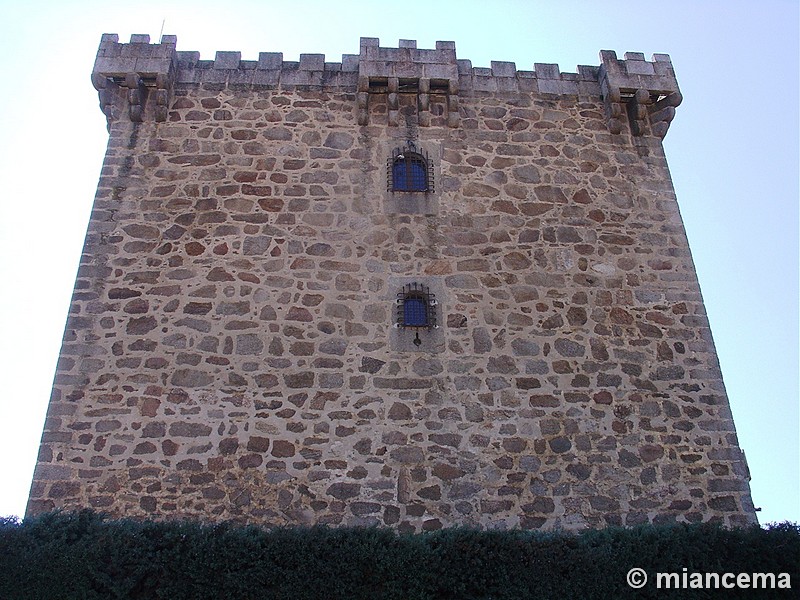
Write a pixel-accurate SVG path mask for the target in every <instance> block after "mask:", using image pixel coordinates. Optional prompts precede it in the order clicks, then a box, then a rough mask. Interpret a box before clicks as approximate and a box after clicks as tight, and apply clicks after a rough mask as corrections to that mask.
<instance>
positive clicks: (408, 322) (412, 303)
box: [403, 296, 428, 327]
mask: <svg viewBox="0 0 800 600" xmlns="http://www.w3.org/2000/svg"><path fill="white" fill-rule="evenodd" d="M403 325H405V326H406V327H427V326H428V307H427V304H426V302H425V299H424V298H420V297H418V296H409V297H407V298H406V299H405V301H404V302H403Z"/></svg>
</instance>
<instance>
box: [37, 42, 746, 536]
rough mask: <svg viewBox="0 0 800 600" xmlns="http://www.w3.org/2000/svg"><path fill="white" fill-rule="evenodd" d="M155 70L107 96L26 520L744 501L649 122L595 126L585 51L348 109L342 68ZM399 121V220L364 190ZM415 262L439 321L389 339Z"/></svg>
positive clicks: (587, 519)
mask: <svg viewBox="0 0 800 600" xmlns="http://www.w3.org/2000/svg"><path fill="white" fill-rule="evenodd" d="M121 46H124V45H121ZM155 46H158V45H150V47H151V48H152V47H155ZM362 53H363V50H362ZM454 54H455V51H454V49H453V55H454ZM351 62H352V61H351ZM343 63H344V64H346V59H345V61H343ZM179 66H180V69H183V71H181V70H180V69H179V71H178V76H177V82H176V83H175V85H174V88H173V89H171V90H170V92H169V99H168V103H167V104H164V103H162V105H163V106H165V107H166V108H165V112H164V116H165V119H164V120H163V121H157V120H155V119H148V118H146V117H145V118H143V119H142V120H141V122H138V121H136V120H132V119H131V118H130V117H129V115H128V114H127V113H126V108H128V105H127V104H124V103H123V104H120V102H121V100H120V99H121V98H124V94H119V96H118V97H114V98H112V99H111V100H109V98H108V97H106V99H105V101H104V102H105V107H106V109H108V107H109V106H111V107H112V110H106V113H107V114H110V115H111V117H110V138H109V147H108V153H107V156H106V160H105V164H104V167H103V173H102V177H101V179H100V183H99V186H98V192H97V197H96V200H95V206H94V210H93V212H92V216H91V222H90V224H89V229H88V233H87V238H86V244H85V248H84V253H83V257H82V260H81V266H80V269H79V272H78V276H77V281H76V286H75V293H74V296H73V300H72V304H71V309H70V315H69V319H68V322H67V325H66V331H65V335H64V343H63V347H62V352H61V357H60V360H59V364H58V371H57V373H56V377H55V383H54V388H53V396H52V399H51V404H50V411H49V413H48V419H47V424H46V427H45V432H44V434H43V438H42V446H41V453H40V456H39V464H38V466H37V469H36V474H35V477H34V482H33V486H32V490H31V499H30V503H29V508H28V512H29V514H35V513H38V512H41V511H44V510H50V509H53V508H57V507H58V508H62V507H63V508H78V507H86V506H88V507H92V508H95V509H98V510H103V511H106V512H109V513H111V514H113V515H125V516H148V517H198V518H202V519H206V520H210V521H217V520H223V519H238V520H243V521H250V522H256V523H268V524H292V523H304V524H310V523H328V524H347V525H355V524H359V525H364V524H380V525H391V526H397V527H399V528H401V529H403V530H417V531H419V530H423V529H435V528H439V527H442V526H448V525H453V524H465V525H479V526H482V527H512V526H519V527H524V528H542V527H544V528H551V527H564V528H582V527H586V526H591V527H602V526H606V525H620V524H621V525H633V524H638V523H644V522H663V521H691V522H695V521H706V520H719V521H722V522H724V523H727V524H743V523H749V522H754V521H755V516H754V512H753V507H752V503H751V501H750V497H749V485H748V483H747V481H748V478H749V476H748V473H747V467H746V463H745V461H744V457H743V455H742V453H741V451H740V450H739V448H738V442H737V439H736V434H735V430H734V426H733V421H732V418H731V415H730V411H729V408H728V402H727V398H726V395H725V389H724V386H723V383H722V380H721V375H720V371H719V366H718V363H717V358H716V354H715V350H714V345H713V341H712V337H711V332H710V330H709V326H708V321H707V319H706V315H705V310H704V307H703V301H702V297H701V294H700V290H699V287H698V284H697V280H696V276H695V272H694V268H693V265H692V261H691V256H690V253H689V248H688V245H687V241H686V237H685V233H684V230H683V226H682V223H681V219H680V215H679V212H678V206H677V203H676V199H675V196H674V192H673V188H672V184H671V181H670V175H669V171H668V168H667V163H666V160H665V157H664V153H663V148H662V146H661V139H660V137H658V136H655V135H652V134H647V135H639V136H634V135H632V134H631V129H630V125H629V123H628V122H627V121H625V123H624V125H625V127H624V129H623V130H622V131H621V133H618V134H615V133H612V132H611V131H609V126H608V125H609V121H608V117H609V113H608V105H607V104H608V103H607V101H606V98H604V97H603V95H602V94H601V91H600V83H599V79H598V74H597V70H596V69H595V71H594V72H591V73H590V77H589V79H591V77H594V83H593V84H592V85H589V84H587V86H586V87H585V88H582V91H581V93H575V94H554V93H550V94H547V93H541V92H538V91H536V90H530V91H524V92H523V91H519V89H516V90H513V91H508V92H502V91H501V92H498V91H496V87H495V89H494V90H491V91H489V90H486V91H481V90H480V89H476V86H474V85H470V82H471V81H472V80H474V79H475V77H476V74H475V72H474V71H473V72H470V73H469V75H466V74H465V73H464V70H465V69H464V68H463V65H462V69H461V71H462V73H461V84H462V85H461V86H460V88H459V90H458V102H457V104H455V105H454V103H453V101H452V99H451V97H452V96H454V95H455V89H454V88H452V87H451V89H450V92H451V94H450V95H448V94H447V93H444V92H442V93H440V94H437V93H433V94H431V96H430V104H429V106H428V107H427V110H426V111H425V112H426V113H427V114H426V115H424V116H423V118H422V119H420V114H421V112H422V111H421V109H420V105H419V102H418V97H417V96H416V95H415V94H404V93H398V94H397V95H396V96H394V97H392V96H391V95H390V93H370V94H369V99H368V104H367V107H366V108H367V111H368V114H367V124H363V125H360V124H359V119H360V117H359V114H360V113H359V111H360V110H361V109H363V108H364V102H359V98H358V93H359V92H358V89H357V88H356V87H355V86H351V85H350V84H349V83H347V82H344V83H343V81H344V80H343V79H342V78H343V77H345V75H346V74H345V75H342V74H341V73H340V74H339V75H337V77H338V78H339V79H338V83H337V84H336V85H328V86H327V87H326V86H324V85H320V86H317V87H316V89H315V88H314V87H313V86H302V85H298V86H293V85H280V84H278V85H272V87H269V86H253V85H249V86H244V85H243V86H235V85H233V84H232V83H231V79H230V77H228V78H227V79H224V80H223V81H216V82H209V81H207V80H205V81H204V80H202V79H203V77H205V78H206V79H208V73H213V71H208V73H206V74H205V75H204V74H203V72H201V67H202V66H203V65H199V66H198V65H195V66H193V67H191V69H190V68H189V67H188V66H187V65H186V61H185V60H184V61H183V63H179ZM205 68H206V69H208V68H209V66H208V65H206V66H205ZM239 71H240V72H241V71H242V68H241V67H239ZM475 71H477V70H475ZM182 73H183V74H182ZM187 74H188V75H187ZM467 77H469V78H471V79H467ZM181 79H184V80H185V79H192V81H189V82H184V83H181ZM198 80H200V81H198ZM590 83H591V82H590ZM576 85H577V84H576ZM477 87H480V86H477ZM576 89H577V88H576ZM145 91H146V90H145ZM143 97H144V98H145V99H144V100H143V101H142V103H141V104H142V105H143V106H144V107H145V110H150V108H148V106H150V105H153V104H155V103H156V100H155V99H154V96H153V94H150V95H147V94H145V96H143ZM148 103H150V105H148ZM120 107H121V108H120ZM115 111H116V112H115ZM392 111H394V114H391V113H392ZM131 114H132V113H131ZM454 116H455V117H457V122H454V120H453V117H454ZM392 120H393V121H394V122H395V123H396V124H392V125H390V124H389V123H390V121H392ZM362 122H363V117H362ZM409 140H410V141H413V142H414V143H415V144H416V145H417V146H418V147H421V148H424V149H425V150H426V151H427V152H428V154H429V156H430V158H431V161H432V162H433V164H434V166H435V170H436V172H435V182H434V183H435V192H433V193H431V194H428V195H424V197H422V198H417V199H416V200H415V202H417V204H418V206H420V207H421V209H420V210H417V211H414V212H404V211H403V209H402V206H403V202H404V199H403V198H397V197H396V195H395V194H392V193H389V192H387V191H386V189H387V183H386V177H387V169H386V161H387V158H388V157H389V156H390V155H391V151H392V149H393V148H396V147H399V146H403V145H404V144H407V143H408V141H409ZM398 206H399V207H400V208H398ZM410 281H419V282H422V283H425V284H427V285H430V286H431V287H432V289H434V288H435V289H436V290H438V293H437V300H438V305H437V307H436V310H437V311H438V315H437V316H438V321H439V324H440V327H439V328H438V329H437V330H432V331H430V332H429V331H423V332H421V333H420V337H421V338H422V339H423V342H424V343H423V344H422V345H421V346H420V347H419V348H414V347H413V346H409V345H408V344H407V343H406V344H405V346H400V347H399V348H400V350H398V346H397V345H396V344H394V345H393V343H392V342H391V338H392V336H395V337H397V336H401V337H402V336H405V335H413V334H409V332H407V331H403V330H397V329H396V328H394V322H395V306H396V303H395V299H396V295H397V293H398V291H399V290H400V288H401V287H402V285H403V284H404V283H406V282H410ZM426 340H427V341H426ZM431 340H434V341H433V342H432V341H431Z"/></svg>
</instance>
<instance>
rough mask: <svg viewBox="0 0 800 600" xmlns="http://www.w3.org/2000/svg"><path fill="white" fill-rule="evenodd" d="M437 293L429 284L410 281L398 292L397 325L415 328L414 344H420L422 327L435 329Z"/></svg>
mask: <svg viewBox="0 0 800 600" xmlns="http://www.w3.org/2000/svg"><path fill="white" fill-rule="evenodd" d="M436 304H437V302H436V295H435V294H433V293H431V291H430V289H429V288H428V286H426V285H423V284H421V283H409V284H407V285H404V286H403V289H402V290H401V291H400V292H399V293H398V294H397V308H396V313H395V315H396V321H395V327H399V328H401V329H413V330H414V331H415V333H416V335H415V337H414V345H416V346H419V345H420V344H421V343H422V340H421V339H420V337H419V331H420V330H421V329H434V328H436V327H438V325H437V323H436Z"/></svg>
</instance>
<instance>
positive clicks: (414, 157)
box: [387, 142, 433, 192]
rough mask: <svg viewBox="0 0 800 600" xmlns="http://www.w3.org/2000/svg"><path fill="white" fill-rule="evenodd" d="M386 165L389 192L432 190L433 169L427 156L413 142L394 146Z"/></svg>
mask: <svg viewBox="0 0 800 600" xmlns="http://www.w3.org/2000/svg"><path fill="white" fill-rule="evenodd" d="M392 154H393V156H392V158H390V159H389V164H388V165H387V167H388V168H387V171H388V186H387V187H388V189H389V191H391V192H432V191H433V171H432V167H431V165H430V163H429V162H428V158H427V156H425V155H423V154H422V153H420V152H419V151H418V150H417V149H416V147H415V146H414V143H413V142H409V143H408V145H407V146H406V147H405V148H396V149H395V150H394V152H393V153H392Z"/></svg>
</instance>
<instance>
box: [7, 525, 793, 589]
mask: <svg viewBox="0 0 800 600" xmlns="http://www.w3.org/2000/svg"><path fill="white" fill-rule="evenodd" d="M632 567H640V568H642V569H644V570H645V571H646V572H647V573H648V575H649V576H650V580H649V582H648V584H647V585H646V586H645V587H644V588H642V589H641V590H638V591H634V590H632V589H631V588H630V587H628V585H627V583H626V574H627V573H628V571H629V569H631V568H632ZM683 568H686V569H687V573H693V572H715V573H720V574H722V573H725V572H731V573H760V572H765V573H767V572H770V573H775V574H776V575H777V574H778V573H788V574H789V576H790V577H791V585H792V589H791V590H786V591H779V590H774V591H769V590H767V591H764V590H762V591H761V592H755V591H754V590H744V589H742V590H738V589H729V590H724V591H719V590H713V589H703V590H685V589H682V590H665V589H657V588H656V585H655V583H654V578H655V573H656V572H677V573H679V574H680V573H682V572H683V571H682V570H683ZM798 587H800V526H798V525H796V524H790V523H784V524H780V525H774V526H772V527H770V528H767V529H760V528H758V527H752V528H749V529H734V530H727V529H723V528H720V527H717V526H713V525H708V524H698V525H674V526H643V527H637V528H633V529H605V530H600V531H586V532H583V533H581V534H578V535H572V534H567V533H545V532H529V531H503V532H501V531H476V530H470V529H447V530H443V531H438V532H432V533H424V534H417V535H401V534H397V533H396V532H394V531H392V530H389V529H378V528H374V529H352V528H324V527H314V528H279V529H271V530H266V529H261V528H257V527H241V526H236V525H230V524H222V525H200V524H197V523H187V522H150V521H134V520H109V519H107V518H105V517H104V516H103V515H98V514H96V513H92V512H89V511H86V512H79V513H51V514H47V515H43V516H40V517H37V518H33V519H27V520H25V521H24V522H22V523H19V522H17V521H16V520H13V519H6V520H4V521H0V598H3V599H4V600H5V599H8V600H12V599H13V600H16V599H23V598H30V599H34V598H35V599H37V600H48V599H59V600H65V599H71V598H80V599H87V600H88V599H94V598H97V599H100V598H102V599H103V600H107V599H111V598H126V599H140V598H141V599H144V598H148V599H149V598H168V599H170V600H180V599H184V598H186V599H190V598H191V599H200V598H213V599H238V598H258V599H273V598H275V599H278V598H285V599H287V600H304V599H312V598H313V599H320V600H335V599H342V600H344V599H347V600H357V599H364V600H367V599H368V600H382V599H397V600H415V599H433V598H436V599H453V600H456V599H458V600H466V599H479V598H480V599H490V598H491V599H500V598H507V599H514V600H521V599H528V598H537V599H538V598H554V599H556V598H557V599H559V600H561V599H565V598H603V599H606V598H714V597H721V595H723V594H724V597H725V598H753V597H768V598H771V597H786V598H790V597H798V595H797V588H798Z"/></svg>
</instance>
